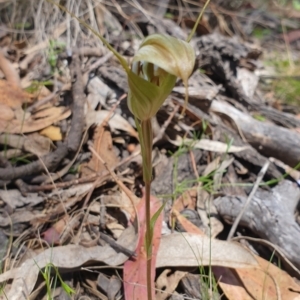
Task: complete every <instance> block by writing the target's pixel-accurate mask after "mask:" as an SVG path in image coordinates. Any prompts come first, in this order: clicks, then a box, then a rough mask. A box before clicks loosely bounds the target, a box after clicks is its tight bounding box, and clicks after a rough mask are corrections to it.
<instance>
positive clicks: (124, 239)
mask: <svg viewBox="0 0 300 300" xmlns="http://www.w3.org/2000/svg"><path fill="white" fill-rule="evenodd" d="M117 242H118V243H119V244H120V245H122V246H123V247H125V248H127V249H128V250H131V251H134V249H135V248H136V233H135V229H134V227H132V226H131V227H128V228H126V229H125V230H124V232H123V234H122V235H121V237H120V238H119V240H118V241H117ZM127 259H128V256H126V255H125V254H123V253H120V252H116V251H115V250H114V249H112V248H111V247H110V246H109V245H108V244H107V245H105V246H103V247H102V246H95V247H90V248H86V247H84V246H81V245H67V246H61V247H54V248H49V249H47V250H45V251H44V252H42V253H40V254H38V255H37V256H35V257H33V258H32V259H28V260H27V261H25V262H24V263H23V264H22V265H21V266H20V267H19V268H16V269H13V270H11V271H7V272H5V273H3V274H1V275H0V282H4V281H6V280H7V279H8V278H14V280H13V283H12V285H11V288H10V289H9V291H7V292H6V293H5V296H6V297H5V298H2V296H0V299H10V300H23V299H24V300H25V299H28V296H29V295H30V293H31V292H32V291H33V288H34V286H35V284H36V281H37V278H38V275H39V273H40V269H43V268H44V267H45V266H46V265H47V264H49V263H52V264H53V265H55V266H56V267H57V268H62V269H65V270H72V269H77V268H79V267H81V266H83V265H84V264H86V263H88V262H90V261H96V262H101V263H104V264H107V265H110V266H117V265H121V264H123V263H124V262H125V261H126V260H127Z"/></svg>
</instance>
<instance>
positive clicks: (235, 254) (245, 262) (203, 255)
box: [156, 232, 258, 268]
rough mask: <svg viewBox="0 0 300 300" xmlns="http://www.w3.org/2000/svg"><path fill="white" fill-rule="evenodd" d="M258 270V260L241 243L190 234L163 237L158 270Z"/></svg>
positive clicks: (158, 258)
mask: <svg viewBox="0 0 300 300" xmlns="http://www.w3.org/2000/svg"><path fill="white" fill-rule="evenodd" d="M200 265H201V266H209V265H211V266H222V267H228V268H247V267H255V266H258V263H257V261H256V259H255V258H254V256H253V255H252V254H251V253H250V252H249V251H247V250H246V249H245V248H243V247H242V246H241V245H240V244H238V243H233V242H225V241H220V240H216V239H212V238H209V237H207V236H201V235H197V234H190V233H186V232H183V233H174V234H169V235H166V236H162V239H161V242H160V247H159V251H158V255H157V261H156V267H157V268H163V267H198V266H200Z"/></svg>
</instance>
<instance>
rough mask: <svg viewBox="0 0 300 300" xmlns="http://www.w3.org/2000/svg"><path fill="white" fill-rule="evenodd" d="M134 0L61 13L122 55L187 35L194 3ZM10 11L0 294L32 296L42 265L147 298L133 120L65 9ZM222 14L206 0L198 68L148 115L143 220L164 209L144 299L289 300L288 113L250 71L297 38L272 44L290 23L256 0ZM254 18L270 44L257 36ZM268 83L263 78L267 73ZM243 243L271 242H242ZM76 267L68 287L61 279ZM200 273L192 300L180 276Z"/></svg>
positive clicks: (294, 195) (96, 294)
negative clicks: (150, 202) (149, 164)
mask: <svg viewBox="0 0 300 300" xmlns="http://www.w3.org/2000/svg"><path fill="white" fill-rule="evenodd" d="M71 2H72V3H73V1H71ZM138 3H139V5H138V6H132V5H130V3H129V2H128V3H127V2H126V3H125V2H124V3H123V2H122V1H120V3H119V1H117V2H116V6H115V7H113V6H111V5H108V4H107V3H101V4H99V3H96V2H94V1H92V0H85V1H81V3H80V4H79V3H75V2H74V3H73V4H72V5H71V6H70V7H73V9H74V10H73V12H74V13H75V14H76V15H78V16H79V17H80V18H84V19H85V20H86V21H88V22H89V24H90V25H91V26H92V27H94V28H98V30H99V32H101V33H103V34H106V37H109V41H110V43H111V44H112V45H113V46H114V47H117V48H118V49H119V50H120V51H122V54H123V55H124V57H126V59H128V61H130V59H131V58H132V56H133V55H134V53H135V51H136V50H137V46H136V45H138V44H139V43H140V42H141V37H142V36H143V35H149V34H151V33H155V32H158V33H168V34H171V35H173V36H177V37H180V38H182V37H184V38H185V37H186V36H187V34H188V33H189V31H190V29H191V27H192V26H193V23H194V20H195V19H196V16H197V13H198V12H199V11H200V9H201V7H199V6H196V10H197V11H193V9H194V7H192V6H191V5H190V4H187V3H185V9H186V11H185V10H182V8H181V7H180V6H176V5H172V1H165V5H151V4H150V3H147V1H142V0H140V1H138ZM23 5H24V4H22V3H20V6H19V7H16V6H15V3H10V4H8V6H7V7H5V6H4V7H1V8H0V10H1V11H2V12H5V14H4V15H5V17H3V19H2V20H1V22H3V23H2V24H1V26H2V27H1V30H2V31H3V32H4V33H5V34H3V35H1V36H0V45H1V47H2V49H3V51H2V52H1V55H0V70H1V73H0V92H1V95H0V108H1V112H2V114H1V116H0V133H1V134H0V144H1V151H0V184H1V190H0V206H1V217H0V232H1V235H0V244H1V245H3V249H6V254H2V255H3V257H1V259H2V273H1V274H0V282H1V284H3V289H2V290H1V293H0V297H2V298H3V299H27V298H28V297H30V295H31V296H33V295H35V297H36V299H42V298H43V297H44V296H45V295H46V294H47V291H46V289H45V288H43V287H42V288H41V289H39V287H38V286H37V284H38V282H40V280H41V278H42V276H41V272H42V271H43V270H45V268H46V269H47V267H48V266H49V264H53V265H54V266H55V267H56V268H57V270H58V272H59V274H61V276H62V280H63V281H66V282H68V284H69V285H70V286H71V287H72V288H73V289H74V290H75V287H78V288H77V289H76V297H83V296H88V297H89V298H90V299H99V298H100V297H108V299H119V298H118V297H121V299H122V298H124V297H125V299H144V297H145V283H146V282H145V274H146V271H145V263H146V261H145V249H144V241H143V237H144V234H143V228H144V225H145V224H144V220H143V216H142V214H141V213H140V210H139V207H141V206H142V203H143V202H142V199H143V198H142V196H141V195H142V188H141V182H142V180H141V178H142V173H141V161H140V160H139V159H138V155H139V151H140V150H139V141H138V135H137V131H136V129H135V126H134V120H133V118H132V115H131V114H130V112H129V110H128V107H127V105H126V101H125V100H123V101H122V99H124V94H125V96H126V93H127V92H128V87H127V82H126V78H125V77H124V72H123V71H122V70H121V68H120V67H119V66H118V65H117V63H116V61H115V60H114V58H112V56H111V55H110V54H109V53H108V52H107V49H105V48H103V45H101V43H100V41H99V40H97V38H96V37H94V36H93V35H92V34H91V33H90V32H88V31H87V30H85V28H83V27H81V26H79V25H78V24H77V23H76V22H74V21H72V22H71V19H70V18H69V17H68V16H67V15H65V14H64V13H63V12H62V11H60V10H58V9H56V8H55V7H54V6H52V5H50V4H49V3H43V4H41V7H42V8H43V9H44V10H43V9H42V10H41V9H39V8H38V6H37V4H36V3H33V5H32V11H35V12H37V13H36V15H31V14H32V12H29V11H27V10H26V9H25V7H24V6H23ZM228 5H229V4H226V3H225V1H219V2H218V3H217V4H216V3H211V4H210V5H209V7H208V9H207V12H208V13H207V14H205V17H204V18H203V20H202V21H201V22H200V25H199V26H198V28H197V34H196V36H195V37H194V38H193V40H192V43H193V45H194V48H195V51H196V54H197V63H196V65H197V67H196V71H195V72H194V73H193V75H192V76H191V78H190V81H189V89H188V91H189V103H188V105H187V106H186V107H185V104H184V88H183V86H182V84H181V82H178V83H177V86H176V87H175V88H174V90H173V93H172V94H171V95H170V97H169V98H168V99H167V101H166V102H165V103H164V105H163V107H162V108H161V109H160V111H159V112H158V115H157V117H156V118H155V119H154V120H153V124H154V125H155V126H154V125H153V127H154V136H156V137H157V139H156V140H155V144H154V150H153V154H154V155H153V156H154V159H153V166H154V178H153V186H152V193H153V199H155V203H156V206H155V209H154V212H155V211H157V209H158V208H159V207H161V205H162V204H164V214H161V215H160V219H159V221H158V222H157V226H156V227H155V230H154V236H155V239H154V243H155V244H156V246H155V248H154V251H153V256H154V257H155V259H153V262H154V263H155V261H156V269H154V271H156V272H155V273H156V274H155V273H153V275H152V276H153V281H156V289H157V291H156V292H155V291H153V293H156V294H155V297H156V299H173V297H175V296H176V295H179V294H181V296H182V295H183V294H186V295H193V297H194V298H195V299H198V298H199V299H200V298H201V297H202V298H203V297H204V295H210V298H211V299H214V297H218V298H222V299H265V298H268V299H297V298H298V297H299V292H300V289H299V284H298V280H299V271H298V269H297V268H299V266H300V262H299V257H298V255H297V253H298V245H297V243H295V241H298V240H299V239H298V235H299V225H298V224H299V216H298V215H299V213H298V201H299V198H300V193H299V186H298V184H299V178H298V177H299V176H297V169H298V167H299V166H298V163H299V161H300V152H299V147H298V145H299V143H300V136H299V134H298V133H297V131H296V130H297V128H299V127H300V121H299V118H297V117H296V115H297V114H299V112H300V110H299V105H298V106H296V105H289V104H287V103H284V101H283V100H281V99H277V98H276V97H277V96H276V97H273V98H272V97H271V98H270V97H269V95H268V92H269V91H270V89H271V88H272V86H270V83H269V82H267V81H266V80H265V77H264V76H265V75H260V74H263V73H262V71H263V70H264V69H265V70H267V68H264V66H263V62H264V61H263V60H262V58H261V53H262V52H264V54H265V55H266V56H267V55H268V54H272V52H273V49H274V44H275V45H276V47H279V48H280V47H281V49H282V53H285V54H286V56H287V57H289V58H291V57H292V58H293V59H294V57H297V53H298V52H297V51H299V49H298V48H297V43H296V42H297V41H298V38H297V36H296V35H295V37H293V39H290V40H288V39H286V41H287V42H288V43H289V48H288V49H289V50H288V51H290V52H289V53H286V51H287V50H286V48H284V45H283V43H282V37H281V30H282V27H281V24H284V26H285V27H286V28H285V30H287V31H288V32H287V37H289V36H290V35H289V34H291V33H292V32H293V30H294V27H295V26H297V20H296V17H292V18H290V19H289V21H290V23H287V22H286V21H287V17H286V16H287V14H288V12H289V9H290V11H291V9H292V8H291V7H290V6H289V5H288V4H287V6H286V7H280V6H277V7H276V8H274V7H273V6H272V5H271V4H268V5H270V7H269V10H263V9H262V10H261V9H260V7H259V3H256V2H254V3H251V4H250V3H249V2H247V1H241V3H240V6H239V7H234V6H233V7H229V6H228ZM230 5H233V4H230ZM247 5H248V6H249V5H250V6H249V7H251V9H250V10H247V9H246V8H247V7H248V6H247ZM70 7H69V9H70ZM278 7H279V8H278ZM22 9H25V10H24V11H26V14H25V15H26V16H25V19H26V20H28V24H27V23H26V22H27V21H26V22H25V23H24V19H22V18H23V16H24V14H23V13H22ZM12 11H14V14H13V15H11V16H12V17H13V19H6V18H8V17H9V16H10V14H11V12H12ZM45 11H48V12H50V11H51V12H53V13H52V14H51V13H47V14H45ZM275 11H276V14H275ZM78 12H82V13H80V15H79V13H78ZM209 12H213V14H210V13H209ZM252 13H256V19H255V20H256V21H253V18H252V17H251V14H252ZM132 16H134V17H132ZM167 16H168V17H169V19H167V18H166V17H167ZM191 16H193V18H191ZM214 18H215V19H214ZM213 19H214V20H213ZM281 22H282V23H281ZM262 23H263V24H264V25H265V26H267V27H269V30H270V31H272V32H273V33H272V34H273V36H276V37H278V39H277V38H276V39H274V40H273V41H270V39H269V38H268V36H267V35H266V36H263V37H262V38H260V39H258V38H257V37H256V36H255V34H257V32H259V30H261V32H262V29H261V27H260V26H261V24H262ZM37 24H39V25H37ZM49 24H52V25H51V26H50V25H49ZM170 24H171V25H170ZM27 25H28V28H34V30H32V29H28V28H27ZM20 26H21V27H20ZM236 26H237V27H236ZM20 28H21V29H20ZM233 28H235V30H233ZM216 30H217V31H218V32H219V34H216V33H214V32H215V31H216ZM2 31H1V32H2ZM12 32H15V33H17V34H16V35H14V34H13V33H12ZM41 32H44V34H41ZM233 32H234V34H233ZM272 43H273V44H272ZM75 45H76V46H75ZM265 49H267V50H265ZM267 52H269V53H267ZM275 63H277V62H274V64H275ZM290 63H291V64H292V62H291V61H290ZM295 63H296V64H297V63H298V62H297V61H295ZM264 74H265V73H264ZM268 76H270V80H273V78H272V76H274V72H273V73H272V74H271V73H270V75H268ZM271 93H272V91H271ZM295 98H296V97H295ZM182 110H185V116H184V117H183V118H182V116H181V114H180V113H181V111H182ZM91 149H94V151H95V152H96V153H97V155H95V153H94V152H93V151H92V150H91ZM266 160H269V161H270V165H269V167H268V169H267V170H266V173H265V174H264V176H263V177H262V179H261V181H260V182H257V184H258V185H259V188H258V191H257V192H256V193H255V195H254V198H253V199H252V202H251V203H250V205H249V206H248V207H247V209H246V211H245V213H244V214H243V215H242V216H241V219H240V223H239V225H240V226H238V227H237V230H236V232H235V235H236V236H237V237H239V241H242V242H233V241H225V239H226V235H228V232H229V229H228V227H229V225H230V224H232V223H233V222H234V221H235V219H236V218H237V217H238V215H239V213H240V211H241V210H242V209H243V204H244V203H246V199H247V197H248V195H249V194H250V192H251V189H252V187H253V185H254V183H255V182H256V181H257V176H258V174H259V170H260V169H261V168H262V167H263V166H264V164H265V162H266ZM113 172H115V173H113ZM256 206H259V207H260V208H261V212H260V213H258V212H257V211H256ZM270 211H271V212H272V214H273V217H272V216H270V215H268V213H269V212H270ZM274 216H275V217H274ZM276 220H277V222H278V224H277V223H276ZM272 224H273V225H272ZM274 224H276V225H274ZM162 233H163V234H162ZM246 234H250V235H252V236H255V235H258V236H259V237H261V238H263V239H265V241H266V242H271V243H272V244H271V243H269V244H266V243H261V244H259V243H258V242H256V243H254V242H251V239H249V240H247V239H246V237H245V238H244V239H243V236H245V235H246ZM267 245H268V246H267ZM272 245H273V246H272ZM1 253H2V252H1ZM95 269H97V273H96V272H95ZM183 269H184V271H182V270H183ZM209 269H211V272H209ZM195 270H196V271H195ZM200 270H201V271H200ZM203 272H204V273H203ZM79 273H80V276H81V277H80V278H81V279H78V277H77V275H74V276H73V277H72V276H71V277H72V278H71V280H67V279H66V278H67V277H68V275H70V274H79ZM98 274H99V275H98ZM96 275H97V276H96ZM116 275H117V276H116ZM193 276H196V277H193ZM207 276H208V277H209V280H208V281H203V282H204V283H203V282H202V280H203V278H205V277H207ZM122 277H123V281H120V278H122ZM104 278H106V279H108V280H109V281H105V280H106V279H104ZM197 279H200V281H201V284H200V285H199V289H198V290H197V291H195V290H194V291H192V289H191V288H190V286H189V284H188V282H193V280H196V281H197ZM213 279H214V280H213ZM104 281H105V282H106V285H104V283H103V282H104ZM212 282H215V283H214V284H212ZM102 283H103V284H102ZM60 285H61V284H60V283H59V282H57V285H53V286H52V291H53V295H54V294H55V293H57V292H58V290H59V288H60V287H59V286H60ZM61 286H62V285H61ZM110 286H114V288H113V289H116V293H111V291H112V289H111V288H109V287H110ZM194 286H196V284H195V282H194ZM197 286H198V285H197ZM205 289H207V290H208V294H207V293H206V291H205ZM191 297H192V296H191ZM174 299H175V298H174Z"/></svg>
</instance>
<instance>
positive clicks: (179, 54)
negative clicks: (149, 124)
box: [127, 34, 195, 121]
mask: <svg viewBox="0 0 300 300" xmlns="http://www.w3.org/2000/svg"><path fill="white" fill-rule="evenodd" d="M194 64H195V53H194V50H193V48H192V47H191V45H190V44H189V43H187V42H185V41H181V40H178V39H176V38H174V37H172V36H169V35H160V34H153V35H150V36H148V37H147V38H146V39H145V40H144V41H143V42H142V44H141V45H140V48H139V50H138V51H137V53H136V55H135V56H134V57H133V61H132V67H131V71H129V72H127V73H128V85H129V93H128V107H129V109H130V110H131V112H132V113H133V115H134V116H135V117H137V118H138V119H139V120H140V121H143V120H147V119H150V118H152V117H153V116H155V114H156V113H157V111H158V110H159V108H160V107H161V105H162V104H163V102H164V101H165V99H166V98H167V97H168V95H169V94H170V93H171V91H172V89H173V87H174V85H175V83H176V79H177V78H178V77H179V78H181V79H182V81H183V83H184V85H185V86H187V81H188V78H189V76H190V75H191V73H192V71H193V68H194Z"/></svg>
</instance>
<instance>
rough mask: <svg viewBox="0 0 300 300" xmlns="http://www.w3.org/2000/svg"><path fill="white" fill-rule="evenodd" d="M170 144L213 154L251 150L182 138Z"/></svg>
mask: <svg viewBox="0 0 300 300" xmlns="http://www.w3.org/2000/svg"><path fill="white" fill-rule="evenodd" d="M170 142H171V143H172V144H173V145H176V146H182V145H188V146H191V147H193V148H196V149H201V150H207V151H212V152H220V153H235V152H241V151H244V150H247V149H248V148H249V147H248V146H244V147H238V146H229V145H228V144H225V143H222V142H218V141H212V140H206V139H201V140H199V141H195V140H192V139H182V138H181V137H178V138H177V140H176V141H171V140H170Z"/></svg>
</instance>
